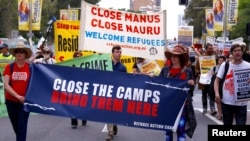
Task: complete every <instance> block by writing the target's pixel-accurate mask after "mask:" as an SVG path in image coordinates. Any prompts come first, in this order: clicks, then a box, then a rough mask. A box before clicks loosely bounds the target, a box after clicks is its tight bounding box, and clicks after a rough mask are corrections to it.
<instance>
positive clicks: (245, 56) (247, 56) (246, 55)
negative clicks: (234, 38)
mask: <svg viewBox="0 0 250 141" xmlns="http://www.w3.org/2000/svg"><path fill="white" fill-rule="evenodd" d="M239 45H241V46H242V47H243V55H242V59H243V60H245V61H247V62H248V63H250V54H249V53H247V47H246V43H245V42H240V43H239Z"/></svg>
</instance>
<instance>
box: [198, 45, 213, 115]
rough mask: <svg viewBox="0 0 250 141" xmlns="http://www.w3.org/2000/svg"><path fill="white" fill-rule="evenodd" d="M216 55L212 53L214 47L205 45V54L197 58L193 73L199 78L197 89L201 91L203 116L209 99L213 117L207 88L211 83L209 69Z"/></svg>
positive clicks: (211, 101)
mask: <svg viewBox="0 0 250 141" xmlns="http://www.w3.org/2000/svg"><path fill="white" fill-rule="evenodd" d="M215 59H216V54H215V53H214V47H213V45H212V44H210V43H208V44H207V45H206V52H205V53H204V54H202V56H200V57H199V60H198V61H197V62H196V66H195V73H196V76H198V77H199V83H198V89H201V90H202V107H203V114H206V113H207V99H209V106H210V110H211V111H210V114H211V115H215V114H216V111H215V103H214V101H213V100H212V99H211V98H210V97H208V94H209V87H210V83H211V77H212V75H209V73H210V69H211V68H212V67H214V66H215V65H216V61H215Z"/></svg>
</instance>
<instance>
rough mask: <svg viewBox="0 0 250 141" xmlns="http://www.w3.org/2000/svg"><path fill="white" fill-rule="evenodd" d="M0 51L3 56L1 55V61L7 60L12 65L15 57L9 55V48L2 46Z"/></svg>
mask: <svg viewBox="0 0 250 141" xmlns="http://www.w3.org/2000/svg"><path fill="white" fill-rule="evenodd" d="M0 50H1V52H2V53H1V54H0V60H1V59H5V60H7V61H8V62H7V63H10V62H12V61H13V60H14V59H15V57H13V56H12V55H11V54H10V53H9V46H8V45H7V44H5V43H4V44H1V45H0Z"/></svg>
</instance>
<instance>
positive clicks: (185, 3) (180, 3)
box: [179, 0, 188, 5]
mask: <svg viewBox="0 0 250 141" xmlns="http://www.w3.org/2000/svg"><path fill="white" fill-rule="evenodd" d="M187 4H188V0H179V5H187Z"/></svg>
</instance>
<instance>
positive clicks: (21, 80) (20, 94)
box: [3, 42, 32, 141]
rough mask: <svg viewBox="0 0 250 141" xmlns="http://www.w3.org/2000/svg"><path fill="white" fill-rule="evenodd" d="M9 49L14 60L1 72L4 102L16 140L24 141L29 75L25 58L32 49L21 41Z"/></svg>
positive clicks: (27, 113)
mask: <svg viewBox="0 0 250 141" xmlns="http://www.w3.org/2000/svg"><path fill="white" fill-rule="evenodd" d="M9 51H10V53H11V54H12V55H13V56H14V57H15V58H16V60H15V61H14V63H11V64H8V65H7V66H6V67H5V69H4V72H3V75H4V89H5V104H6V108H7V112H8V116H9V119H10V122H11V124H12V127H13V130H14V132H15V134H16V141H26V135H27V125H28V119H29V114H30V113H29V112H27V111H25V110H24V101H25V96H26V93H27V89H28V85H29V79H30V75H31V72H30V66H29V64H28V63H27V59H28V58H29V57H30V56H31V55H32V51H31V49H30V48H27V47H25V45H24V43H22V42H20V43H18V44H17V45H16V48H10V50H9Z"/></svg>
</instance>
